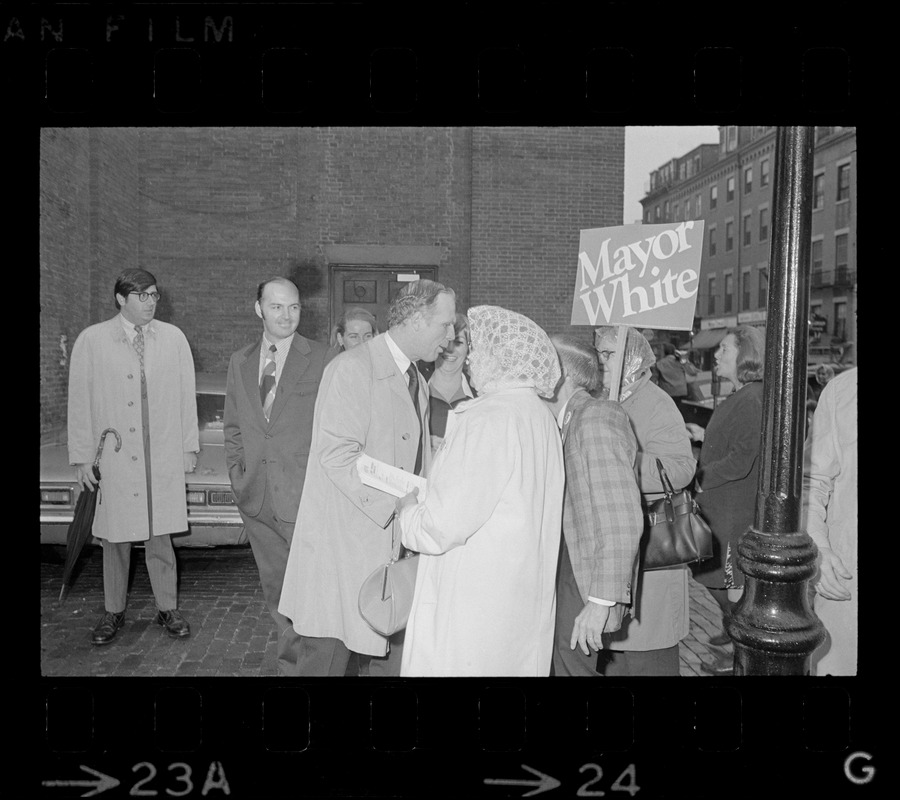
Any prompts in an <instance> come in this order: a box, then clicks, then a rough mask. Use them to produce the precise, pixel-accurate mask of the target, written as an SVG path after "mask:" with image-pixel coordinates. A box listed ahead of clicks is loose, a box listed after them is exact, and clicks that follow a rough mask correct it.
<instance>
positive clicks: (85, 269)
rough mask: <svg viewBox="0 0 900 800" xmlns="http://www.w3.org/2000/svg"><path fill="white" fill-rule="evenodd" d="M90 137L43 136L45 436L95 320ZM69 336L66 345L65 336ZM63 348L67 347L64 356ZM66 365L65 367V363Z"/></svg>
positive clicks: (71, 132)
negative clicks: (71, 358) (75, 349)
mask: <svg viewBox="0 0 900 800" xmlns="http://www.w3.org/2000/svg"><path fill="white" fill-rule="evenodd" d="M89 184H90V167H89V146H88V132H87V131H86V130H84V129H76V128H66V129H56V130H52V129H50V130H48V129H45V130H42V131H41V168H40V202H41V223H40V224H41V227H40V231H41V233H40V238H41V242H40V262H41V299H40V308H41V317H40V319H41V323H40V324H41V333H40V348H41V363H40V375H41V388H40V398H41V436H42V437H45V436H47V435H49V434H52V433H53V432H54V429H55V428H58V427H59V425H60V424H61V422H62V421H63V420H64V419H65V414H66V407H65V406H66V384H67V381H68V366H67V364H68V360H67V353H68V352H69V351H71V348H72V344H73V343H74V342H75V337H76V336H77V335H78V333H79V331H80V330H81V329H82V328H84V327H86V326H87V325H88V323H89V320H90V287H91V281H90V264H91V262H90V247H89V232H90V230H89V229H90V222H89V204H88V203H87V196H88V192H89ZM63 336H64V337H66V342H65V343H62V342H61V340H60V337H63ZM62 347H64V348H65V352H64V350H63V349H61V348H62ZM60 362H62V363H60Z"/></svg>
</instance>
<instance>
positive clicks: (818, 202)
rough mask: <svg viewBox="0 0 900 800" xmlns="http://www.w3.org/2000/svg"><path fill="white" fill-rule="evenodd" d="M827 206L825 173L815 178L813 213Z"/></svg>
mask: <svg viewBox="0 0 900 800" xmlns="http://www.w3.org/2000/svg"><path fill="white" fill-rule="evenodd" d="M824 206H825V173H824V172H820V173H819V174H818V175H815V176H813V211H817V210H818V209H820V208H824Z"/></svg>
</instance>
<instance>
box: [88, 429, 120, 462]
mask: <svg viewBox="0 0 900 800" xmlns="http://www.w3.org/2000/svg"><path fill="white" fill-rule="evenodd" d="M108 433H111V434H113V436H115V437H116V452H117V453H118V452H119V450H121V449H122V437H121V436H119V432H118V431H117V430H116V429H115V428H107V429H106V430H105V431H103V433H101V434H100V446H99V447H98V448H97V457H96V458H95V459H94V466H95V467H99V466H100V456H101V455H103V445H104V444H106V434H108Z"/></svg>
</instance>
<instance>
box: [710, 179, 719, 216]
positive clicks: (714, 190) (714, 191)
mask: <svg viewBox="0 0 900 800" xmlns="http://www.w3.org/2000/svg"><path fill="white" fill-rule="evenodd" d="M718 202H719V185H718V184H716V185H715V186H710V187H709V210H710V211H712V210H713V209H714V208H715V207H716V204H717V203H718Z"/></svg>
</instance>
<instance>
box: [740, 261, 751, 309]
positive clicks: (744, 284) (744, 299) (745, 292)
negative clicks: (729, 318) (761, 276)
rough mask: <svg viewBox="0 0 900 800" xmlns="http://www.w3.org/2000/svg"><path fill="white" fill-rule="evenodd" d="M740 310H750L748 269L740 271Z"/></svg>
mask: <svg viewBox="0 0 900 800" xmlns="http://www.w3.org/2000/svg"><path fill="white" fill-rule="evenodd" d="M741 310H742V311H749V310H750V270H749V269H745V270H744V271H743V272H742V273H741Z"/></svg>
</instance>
